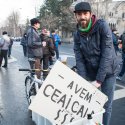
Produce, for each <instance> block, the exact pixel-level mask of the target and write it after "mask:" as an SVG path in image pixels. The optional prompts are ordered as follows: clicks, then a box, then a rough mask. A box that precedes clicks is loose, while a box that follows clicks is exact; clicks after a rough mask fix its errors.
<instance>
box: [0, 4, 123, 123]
mask: <svg viewBox="0 0 125 125" xmlns="http://www.w3.org/2000/svg"><path fill="white" fill-rule="evenodd" d="M74 15H75V18H76V21H77V30H76V32H75V33H74V53H75V60H76V67H77V72H78V74H79V75H80V76H82V77H83V78H84V79H86V80H87V81H90V82H91V83H92V84H93V85H94V86H95V87H97V88H101V91H102V92H103V93H104V94H105V95H107V96H108V101H107V102H106V104H105V106H104V108H105V113H104V116H103V124H104V125H109V123H110V118H111V112H112V102H113V96H114V90H115V84H116V79H118V80H121V78H122V76H123V74H124V73H125V32H123V34H122V35H121V36H119V35H118V32H117V30H116V29H112V31H111V29H110V27H109V25H108V24H107V23H106V21H105V20H103V19H97V17H96V15H93V14H92V9H91V6H90V4H89V3H88V2H80V3H78V4H76V5H75V10H74ZM30 23H31V26H30V28H29V29H28V31H27V32H26V33H24V35H23V38H22V40H21V45H22V47H23V52H24V56H26V57H28V59H30V60H32V59H34V60H35V61H29V64H30V67H31V69H34V68H35V69H41V68H43V69H44V70H47V69H48V67H49V65H51V64H53V58H52V57H53V56H55V55H56V59H59V48H58V46H59V45H60V44H61V40H60V37H59V35H58V34H57V33H56V32H55V30H51V31H49V30H47V29H46V28H43V29H42V30H41V33H39V32H38V29H39V28H40V21H39V20H38V19H37V18H33V19H31V20H30ZM0 41H2V42H0V48H1V51H0V67H1V64H2V60H3V58H4V59H5V64H4V65H3V67H4V68H7V55H8V57H10V55H11V48H12V44H13V41H12V40H11V39H10V37H9V36H8V35H7V32H6V31H4V32H3V36H2V38H1V40H0ZM121 52H122V59H123V65H122V69H121V72H120V73H119V74H118V75H117V73H118V67H119V64H118V61H117V55H118V53H121ZM35 73H36V75H37V78H38V79H40V78H41V71H36V72H35ZM47 75H48V72H43V77H44V79H45V78H46V76H47Z"/></svg>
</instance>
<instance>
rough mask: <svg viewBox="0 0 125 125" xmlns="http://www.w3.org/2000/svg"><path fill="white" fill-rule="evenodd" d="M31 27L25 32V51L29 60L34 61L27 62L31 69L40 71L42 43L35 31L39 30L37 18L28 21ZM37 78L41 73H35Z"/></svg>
mask: <svg viewBox="0 0 125 125" xmlns="http://www.w3.org/2000/svg"><path fill="white" fill-rule="evenodd" d="M30 23H31V27H30V28H29V29H28V31H27V47H28V48H27V49H28V58H29V60H32V59H35V62H34V61H29V63H30V66H31V69H33V68H35V69H41V62H40V60H41V58H42V57H43V51H42V42H41V39H40V36H39V33H38V32H37V30H38V29H39V28H40V21H39V20H38V19H37V18H33V19H31V20H30ZM35 73H36V75H37V78H38V79H40V78H41V71H40V70H39V71H36V72H35Z"/></svg>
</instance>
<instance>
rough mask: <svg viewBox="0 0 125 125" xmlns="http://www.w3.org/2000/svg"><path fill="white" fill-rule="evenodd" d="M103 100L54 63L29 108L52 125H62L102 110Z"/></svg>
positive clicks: (76, 76)
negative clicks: (53, 124) (52, 124)
mask: <svg viewBox="0 0 125 125" xmlns="http://www.w3.org/2000/svg"><path fill="white" fill-rule="evenodd" d="M106 101H107V96H105V95H104V94H103V93H102V92H100V91H99V90H98V89H97V88H96V87H94V86H93V85H91V84H90V83H89V82H87V81H86V80H85V79H83V78H82V77H80V76H79V75H78V74H76V73H75V72H73V71H72V70H71V69H70V68H68V67H67V66H66V65H64V64H62V63H61V62H59V61H57V62H56V63H55V65H54V66H53V68H52V70H51V71H50V73H49V75H48V76H47V78H46V80H45V81H44V83H43V85H42V87H41V88H40V90H39V91H38V93H37V95H36V97H35V98H34V100H33V102H32V103H31V105H30V106H29V109H31V110H32V111H33V112H36V113H38V114H39V115H41V116H43V117H45V118H47V119H49V120H50V121H51V122H53V123H55V124H59V125H60V124H65V123H69V122H72V121H73V120H75V119H79V118H80V117H82V118H85V117H86V116H87V114H92V113H97V112H100V111H101V110H102V107H103V105H104V104H105V102H106Z"/></svg>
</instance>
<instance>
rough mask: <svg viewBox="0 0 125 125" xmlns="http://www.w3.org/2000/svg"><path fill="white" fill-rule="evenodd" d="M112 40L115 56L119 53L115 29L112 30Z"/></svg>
mask: <svg viewBox="0 0 125 125" xmlns="http://www.w3.org/2000/svg"><path fill="white" fill-rule="evenodd" d="M112 39H113V45H114V49H115V53H116V55H117V52H118V51H119V48H118V36H117V30H116V29H112Z"/></svg>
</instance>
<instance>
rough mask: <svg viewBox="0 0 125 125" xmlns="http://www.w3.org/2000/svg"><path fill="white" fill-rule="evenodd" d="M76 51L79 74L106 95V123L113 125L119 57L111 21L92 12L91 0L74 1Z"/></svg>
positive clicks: (104, 116) (104, 118)
mask: <svg viewBox="0 0 125 125" xmlns="http://www.w3.org/2000/svg"><path fill="white" fill-rule="evenodd" d="M74 14H75V18H76V20H77V30H76V32H75V33H74V53H75V60H76V67H77V72H78V74H79V75H80V76H81V77H83V78H84V79H86V80H87V81H89V82H90V84H92V85H94V86H95V87H97V88H99V87H100V89H101V91H102V93H104V94H105V95H107V97H108V101H107V102H106V103H105V105H104V109H105V113H104V115H103V124H104V125H110V119H111V112H112V102H113V95H114V90H115V84H116V74H117V72H118V61H117V57H116V54H115V50H114V47H113V41H112V33H111V30H110V27H109V25H108V24H107V23H106V21H105V20H103V19H98V18H96V15H93V14H92V10H91V6H90V4H89V3H88V2H79V3H77V4H76V5H75V10H74Z"/></svg>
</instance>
